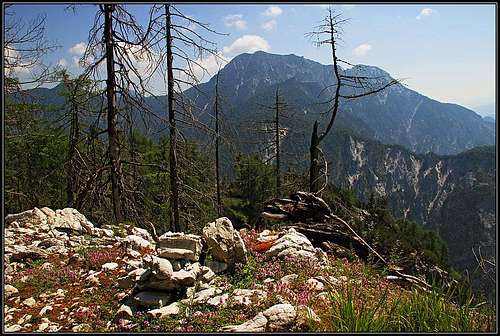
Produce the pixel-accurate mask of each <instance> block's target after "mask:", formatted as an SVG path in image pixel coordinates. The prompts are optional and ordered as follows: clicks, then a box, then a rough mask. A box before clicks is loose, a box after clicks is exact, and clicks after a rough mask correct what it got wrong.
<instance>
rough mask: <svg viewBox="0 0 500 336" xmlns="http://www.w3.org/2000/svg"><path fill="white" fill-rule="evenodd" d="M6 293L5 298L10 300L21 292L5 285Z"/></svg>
mask: <svg viewBox="0 0 500 336" xmlns="http://www.w3.org/2000/svg"><path fill="white" fill-rule="evenodd" d="M4 293H5V297H6V298H9V297H11V296H13V295H15V294H17V293H19V290H18V289H17V288H16V287H14V286H12V285H5V287H4Z"/></svg>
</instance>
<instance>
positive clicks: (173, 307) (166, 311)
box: [147, 302, 180, 318]
mask: <svg viewBox="0 0 500 336" xmlns="http://www.w3.org/2000/svg"><path fill="white" fill-rule="evenodd" d="M179 312H180V305H179V302H174V303H171V304H169V305H168V306H165V307H161V308H158V309H153V310H150V311H148V312H147V314H148V315H151V316H153V317H157V318H165V317H167V316H171V315H177V314H179Z"/></svg>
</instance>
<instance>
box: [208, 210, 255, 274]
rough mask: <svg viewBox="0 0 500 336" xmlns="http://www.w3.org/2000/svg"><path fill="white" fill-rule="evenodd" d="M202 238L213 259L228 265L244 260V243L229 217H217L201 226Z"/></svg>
mask: <svg viewBox="0 0 500 336" xmlns="http://www.w3.org/2000/svg"><path fill="white" fill-rule="evenodd" d="M203 239H204V240H205V242H206V244H207V246H208V250H209V253H210V254H211V255H212V258H213V259H214V260H216V261H220V262H224V263H226V264H227V265H229V266H230V267H231V266H233V265H234V264H236V263H238V262H242V263H244V262H246V260H247V259H246V248H245V244H244V243H243V239H241V236H240V234H239V232H238V231H236V230H235V229H234V228H233V224H232V223H231V221H230V220H229V218H227V217H222V218H218V219H217V220H215V222H212V223H209V224H207V225H206V226H205V227H204V228H203Z"/></svg>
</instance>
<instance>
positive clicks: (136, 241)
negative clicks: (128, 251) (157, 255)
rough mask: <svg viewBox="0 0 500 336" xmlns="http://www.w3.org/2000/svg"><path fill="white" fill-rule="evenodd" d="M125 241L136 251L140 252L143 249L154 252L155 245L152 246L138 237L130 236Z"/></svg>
mask: <svg viewBox="0 0 500 336" xmlns="http://www.w3.org/2000/svg"><path fill="white" fill-rule="evenodd" d="M125 241H126V242H127V243H128V244H129V245H130V246H131V247H132V248H133V249H135V250H140V249H143V248H148V249H151V250H154V245H153V244H151V243H150V242H149V241H147V240H146V239H144V238H142V237H139V236H136V235H128V236H127V237H125Z"/></svg>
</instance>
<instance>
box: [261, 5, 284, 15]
mask: <svg viewBox="0 0 500 336" xmlns="http://www.w3.org/2000/svg"><path fill="white" fill-rule="evenodd" d="M282 13H283V10H282V9H281V8H280V7H279V6H269V7H267V9H266V10H265V11H264V12H263V13H262V15H265V16H267V17H277V16H280V15H281V14H282Z"/></svg>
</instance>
